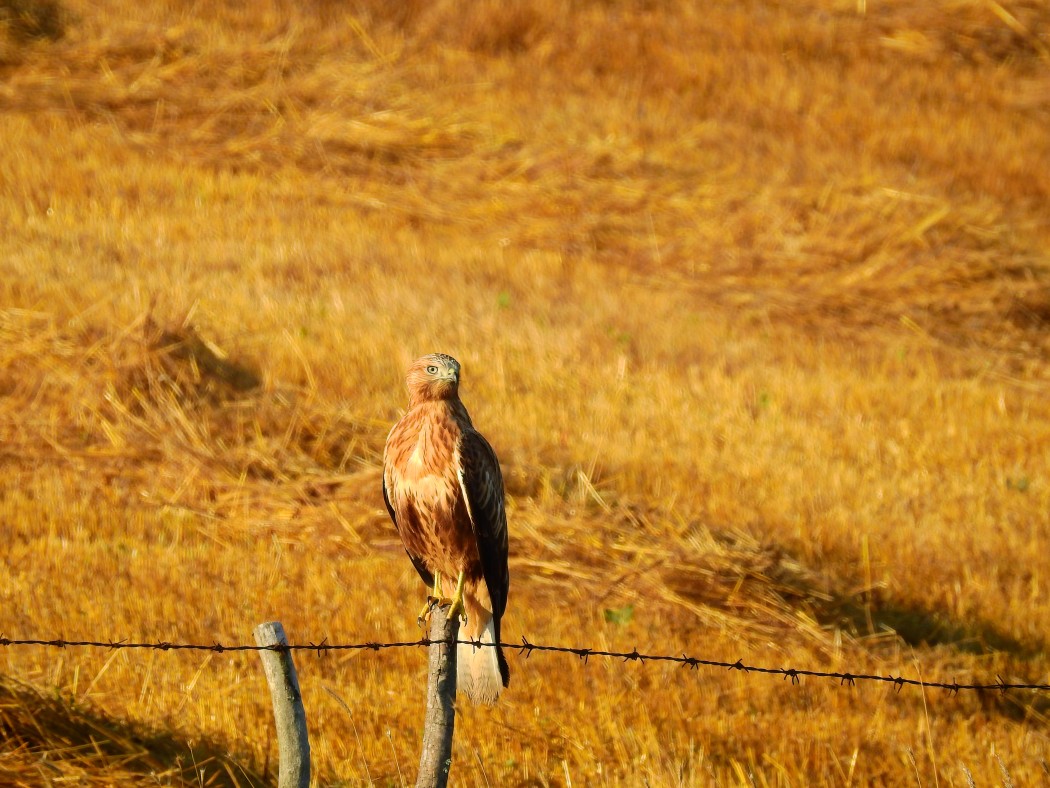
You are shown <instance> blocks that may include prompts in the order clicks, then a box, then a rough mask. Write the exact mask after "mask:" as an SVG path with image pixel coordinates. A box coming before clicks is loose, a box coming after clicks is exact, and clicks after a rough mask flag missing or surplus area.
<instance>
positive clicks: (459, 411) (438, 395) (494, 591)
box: [383, 353, 510, 703]
mask: <svg viewBox="0 0 1050 788" xmlns="http://www.w3.org/2000/svg"><path fill="white" fill-rule="evenodd" d="M406 383H407V385H408V411H407V412H406V413H405V415H404V416H402V417H401V420H400V421H399V422H398V423H397V424H395V425H394V427H393V429H391V430H390V435H389V436H387V439H386V448H385V449H384V451H383V499H384V500H385V501H386V508H387V511H388V512H389V513H390V519H392V520H393V521H394V526H395V527H396V528H397V532H398V535H399V536H400V537H401V542H402V544H404V546H405V551H406V552H407V553H408V556H409V558H411V559H412V564H413V565H414V566H415V568H416V571H417V572H418V573H419V576H420V577H421V578H422V579H423V582H424V583H426V584H427V586H428V587H429V588H431V589H432V596H431V597H429V598H428V599H427V605H426V607H424V608H423V611H422V612H421V613H420V615H419V624H420V626H422V625H423V623H424V622H425V621H426V619H427V618H428V617H429V614H430V609H431V606H432V605H433V604H434V603H435V602H436V603H438V604H444V603H449V604H451V608H450V609H449V612H448V615H449V618H451V617H452V616H454V615H461V614H462V615H464V616H465V618H466V623H465V624H464V628H463V631H464V633H465V634H466V636H467V637H468V638H469V639H470V640H473V641H480V642H481V643H486V644H490V645H486V646H475V645H472V644H469V643H461V644H460V645H459V646H458V647H457V651H456V661H457V675H456V679H457V685H458V687H459V689H461V690H462V691H463V692H465V693H466V695H467V697H469V698H470V699H471V700H472V701H474V702H475V703H495V702H496V699H497V698H498V697H499V694H500V692H501V691H502V689H503V688H504V687H506V686H507V684H508V683H509V681H510V670H509V668H508V666H507V660H506V657H504V655H503V650H502V648H501V647H500V646H499V642H500V619H501V618H502V617H503V612H504V610H506V607H507V593H508V592H509V590H510V574H509V572H508V571H507V552H508V546H507V512H506V507H505V500H504V491H503V475H502V474H501V473H500V467H499V460H497V459H496V453H495V452H494V451H493V450H492V447H491V446H490V445H489V443H488V441H486V440H485V439H484V438H483V437H482V436H481V433H480V432H478V431H477V430H476V429H474V425H473V424H472V423H471V421H470V416H469V415H468V414H467V409H466V408H465V407H463V403H462V402H460V399H459V362H458V361H456V359H454V358H452V357H451V356H446V355H444V354H443V353H433V354H431V355H427V356H423V357H422V358H420V359H417V360H416V361H415V362H413V363H412V365H411V366H410V367H409V368H408V373H407V375H406Z"/></svg>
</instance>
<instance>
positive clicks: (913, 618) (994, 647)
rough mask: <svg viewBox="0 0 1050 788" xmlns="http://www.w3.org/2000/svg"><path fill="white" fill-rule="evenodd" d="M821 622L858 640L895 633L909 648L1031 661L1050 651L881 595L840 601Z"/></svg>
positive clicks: (827, 607)
mask: <svg viewBox="0 0 1050 788" xmlns="http://www.w3.org/2000/svg"><path fill="white" fill-rule="evenodd" d="M817 619H818V620H819V621H820V622H821V624H824V625H826V626H835V627H838V628H840V629H842V630H844V631H846V632H848V633H850V634H852V635H855V636H857V637H864V636H869V635H879V634H884V633H887V632H892V633H893V634H895V635H896V636H897V637H899V638H900V639H901V640H902V641H903V642H904V643H906V644H908V645H909V646H915V647H935V646H950V647H951V648H954V649H956V650H958V651H961V652H963V653H966V654H990V653H993V652H1003V653H1006V654H1010V655H1012V656H1016V657H1020V658H1030V657H1034V656H1037V655H1039V654H1042V653H1045V652H1046V650H1047V649H1046V643H1044V642H1041V641H1040V642H1038V643H1022V642H1021V641H1020V640H1017V639H1016V638H1014V637H1012V636H1011V635H1009V634H1007V633H1005V632H1003V631H1002V630H1001V629H999V628H998V627H996V626H995V625H994V624H991V623H989V622H986V621H979V620H974V621H968V622H961V621H956V620H953V619H951V618H949V617H947V616H945V615H943V614H941V613H938V612H936V611H931V610H922V609H919V608H915V607H909V606H904V605H895V604H893V603H891V602H886V601H883V600H881V599H879V597H878V595H877V594H873V595H872V598H871V599H870V600H868V601H865V600H863V599H858V598H857V597H836V598H834V599H833V600H832V601H830V602H828V603H826V604H825V605H823V607H822V609H819V610H817Z"/></svg>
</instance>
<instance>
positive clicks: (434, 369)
mask: <svg viewBox="0 0 1050 788" xmlns="http://www.w3.org/2000/svg"><path fill="white" fill-rule="evenodd" d="M437 373H438V368H437V367H435V366H434V365H433V364H431V365H430V366H429V367H427V374H428V375H436V374H437Z"/></svg>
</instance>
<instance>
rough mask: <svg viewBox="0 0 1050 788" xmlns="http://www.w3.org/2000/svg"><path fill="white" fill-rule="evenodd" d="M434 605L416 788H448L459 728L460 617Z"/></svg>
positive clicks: (431, 618)
mask: <svg viewBox="0 0 1050 788" xmlns="http://www.w3.org/2000/svg"><path fill="white" fill-rule="evenodd" d="M445 613H446V608H443V607H441V606H439V605H435V606H434V609H433V611H432V612H431V616H430V648H429V652H430V659H429V670H428V677H427V714H426V719H425V720H424V722H423V751H422V753H421V754H420V756H419V774H418V776H417V777H416V788H445V786H446V785H448V774H449V771H450V770H451V769H452V732H453V730H454V729H455V727H456V640H457V638H458V637H459V616H455V617H453V618H452V619H451V620H449V619H448V618H447V617H446V615H445Z"/></svg>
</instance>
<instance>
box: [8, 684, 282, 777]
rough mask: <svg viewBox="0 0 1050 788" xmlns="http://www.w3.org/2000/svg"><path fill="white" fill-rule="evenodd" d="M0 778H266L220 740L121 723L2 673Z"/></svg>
mask: <svg viewBox="0 0 1050 788" xmlns="http://www.w3.org/2000/svg"><path fill="white" fill-rule="evenodd" d="M0 741H2V753H0V756H2V757H0V783H4V784H16V783H17V784H23V783H24V784H35V783H40V782H46V783H48V784H50V783H51V782H52V781H53V782H66V781H70V782H75V783H76V784H77V785H88V786H102V785H159V784H164V785H173V786H200V785H208V786H223V787H226V786H229V788H234V787H238V788H246V787H247V786H262V785H269V784H271V783H270V781H269V780H268V779H266V778H265V777H264V776H263V775H261V774H259V773H257V772H256V771H255V770H254V769H253V768H252V767H251V766H247V765H245V764H244V763H242V762H239V761H237V760H235V759H234V758H233V757H232V756H231V755H230V754H229V753H228V752H226V750H225V748H224V747H222V745H221V744H219V743H217V742H213V741H208V740H206V739H202V740H197V741H195V742H194V743H192V744H191V743H190V742H189V741H186V740H183V739H180V738H178V737H176V736H175V735H173V734H171V733H167V732H161V731H155V730H147V729H145V728H143V727H140V726H137V725H135V724H129V723H124V722H119V721H117V720H114V719H111V718H108V717H105V716H103V715H101V714H98V713H96V712H93V711H90V710H87V709H83V708H81V707H79V706H77V705H76V704H75V703H71V702H70V701H68V700H66V699H63V698H59V697H48V696H45V695H42V694H41V693H40V692H38V691H37V690H35V689H33V688H31V687H28V686H25V685H23V684H20V683H19V682H17V681H15V680H13V679H10V678H8V677H6V676H0Z"/></svg>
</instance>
